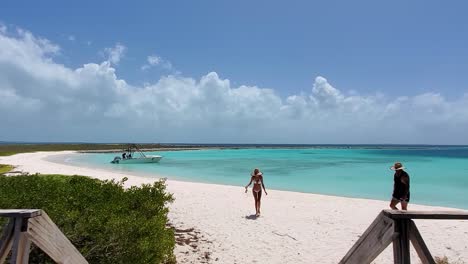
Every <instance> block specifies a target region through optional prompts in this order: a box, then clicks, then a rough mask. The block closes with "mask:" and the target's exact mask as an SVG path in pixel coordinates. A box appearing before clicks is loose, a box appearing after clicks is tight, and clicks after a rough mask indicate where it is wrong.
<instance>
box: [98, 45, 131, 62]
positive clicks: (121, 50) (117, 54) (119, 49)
mask: <svg viewBox="0 0 468 264" xmlns="http://www.w3.org/2000/svg"><path fill="white" fill-rule="evenodd" d="M126 51H127V47H125V46H124V45H122V44H120V43H116V44H115V46H114V47H113V48H105V49H104V53H105V54H106V55H107V61H109V62H110V63H111V64H114V65H117V64H119V62H120V60H121V59H122V58H123V56H124V55H125V52H126Z"/></svg>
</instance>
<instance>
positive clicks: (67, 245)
mask: <svg viewBox="0 0 468 264" xmlns="http://www.w3.org/2000/svg"><path fill="white" fill-rule="evenodd" d="M0 217H8V218H9V221H8V223H7V224H6V225H5V226H4V228H3V232H2V234H1V237H0V264H1V263H4V262H5V259H6V258H7V256H8V254H9V253H10V251H12V252H11V257H10V263H15V264H18V263H21V264H26V263H28V261H29V251H30V247H31V242H32V243H34V244H35V245H36V246H37V247H39V248H40V249H41V250H42V251H44V252H45V253H46V254H47V255H48V256H49V257H50V258H52V259H53V260H54V261H55V262H57V263H73V264H74V263H77V264H81V263H88V262H87V261H86V259H85V258H84V257H83V256H82V255H81V254H80V252H79V251H78V250H77V249H76V248H75V247H74V246H73V244H72V243H71V242H70V240H68V239H67V237H65V235H64V234H63V233H62V232H61V231H60V229H59V228H58V227H57V226H56V225H55V223H54V222H53V221H52V220H51V219H50V218H49V216H48V215H47V214H46V213H45V212H44V211H42V210H38V209H28V210H25V209H13V210H0Z"/></svg>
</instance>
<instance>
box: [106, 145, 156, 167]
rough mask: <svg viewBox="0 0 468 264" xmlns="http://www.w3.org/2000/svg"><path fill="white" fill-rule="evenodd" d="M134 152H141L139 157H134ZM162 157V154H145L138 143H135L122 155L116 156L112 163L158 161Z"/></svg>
mask: <svg viewBox="0 0 468 264" xmlns="http://www.w3.org/2000/svg"><path fill="white" fill-rule="evenodd" d="M134 153H139V154H140V156H139V157H134V155H133V154H134ZM161 159H162V156H159V155H145V153H143V152H142V151H141V150H140V149H139V148H138V147H137V145H135V144H133V145H130V146H128V147H127V148H126V149H124V152H123V153H122V157H120V156H116V157H115V158H114V159H113V160H112V161H111V163H114V164H121V163H124V164H126V163H157V162H159V161H160V160H161Z"/></svg>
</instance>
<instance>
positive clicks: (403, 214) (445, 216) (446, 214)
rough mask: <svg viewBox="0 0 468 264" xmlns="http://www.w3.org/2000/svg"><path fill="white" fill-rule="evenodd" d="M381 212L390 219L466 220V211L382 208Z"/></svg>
mask: <svg viewBox="0 0 468 264" xmlns="http://www.w3.org/2000/svg"><path fill="white" fill-rule="evenodd" d="M382 212H383V214H384V215H385V216H387V217H389V218H391V219H440V220H468V212H466V211H400V210H383V211H382Z"/></svg>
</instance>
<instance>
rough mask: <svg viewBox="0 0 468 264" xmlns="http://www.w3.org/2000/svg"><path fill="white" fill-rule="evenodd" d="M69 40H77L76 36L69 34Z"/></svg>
mask: <svg viewBox="0 0 468 264" xmlns="http://www.w3.org/2000/svg"><path fill="white" fill-rule="evenodd" d="M68 40H70V41H75V40H76V38H75V36H73V35H69V36H68Z"/></svg>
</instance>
